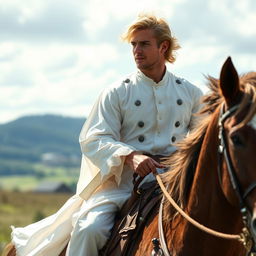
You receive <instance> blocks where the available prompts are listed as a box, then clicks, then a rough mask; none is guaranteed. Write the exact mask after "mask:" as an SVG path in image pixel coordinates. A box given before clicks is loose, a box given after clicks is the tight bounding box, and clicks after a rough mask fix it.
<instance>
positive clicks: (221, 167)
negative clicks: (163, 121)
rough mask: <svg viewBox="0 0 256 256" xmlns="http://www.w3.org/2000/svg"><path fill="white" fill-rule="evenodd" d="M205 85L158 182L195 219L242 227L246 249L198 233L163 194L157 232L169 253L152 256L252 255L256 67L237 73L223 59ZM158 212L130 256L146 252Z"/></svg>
mask: <svg viewBox="0 0 256 256" xmlns="http://www.w3.org/2000/svg"><path fill="white" fill-rule="evenodd" d="M208 86H209V87H210V89H211V92H210V93H208V94H207V95H206V96H204V99H203V104H202V105H203V107H202V110H201V112H200V114H198V117H197V119H198V123H197V125H195V127H194V129H193V131H192V132H191V133H190V134H189V135H188V136H187V137H186V138H185V139H184V140H182V141H181V142H179V143H177V148H178V150H177V151H176V153H175V154H174V155H173V156H171V157H170V159H168V165H169V166H170V170H169V171H168V172H167V173H165V174H163V175H162V176H163V177H162V179H163V181H164V184H165V185H166V186H167V191H168V194H169V195H170V196H171V198H173V199H174V201H176V203H177V204H178V206H179V207H180V208H181V209H183V211H184V212H185V213H186V214H187V215H188V216H189V217H191V218H192V219H194V220H196V221H197V222H199V223H200V224H202V225H204V226H206V227H208V228H209V229H211V230H216V231H219V232H223V233H227V234H231V235H232V234H240V233H241V230H242V229H243V227H244V226H246V227H245V228H244V230H245V233H244V236H247V238H248V237H249V240H250V242H249V244H247V246H249V248H248V251H247V250H246V248H245V247H244V245H243V244H242V243H241V242H240V241H238V240H239V239H237V240H235V239H231V238H230V239H228V238H222V237H218V236H214V235H212V234H210V233H208V232H205V231H202V230H200V229H199V228H198V227H195V226H194V225H192V224H191V223H190V222H189V221H188V220H187V218H184V217H183V216H182V215H181V214H180V213H177V212H176V210H175V209H174V207H173V206H172V205H171V204H170V203H169V201H168V200H167V199H166V200H165V201H164V202H163V230H162V231H163V234H164V237H165V241H166V246H167V250H168V251H167V254H164V253H163V254H155V255H172V256H188V255H189V256H199V255H200V256H206V255H207V256H216V255H222V256H242V255H249V253H251V252H255V240H256V239H255V238H256V189H255V188H256V155H255V152H256V72H250V73H247V74H244V75H242V76H241V77H239V76H238V74H237V71H236V69H235V67H234V65H233V63H232V60H231V58H230V57H229V58H228V59H227V60H226V61H225V63H224V65H223V66H222V69H221V73H220V78H219V79H215V78H213V77H210V76H208ZM159 214H160V212H159V213H157V214H155V216H154V217H152V219H151V221H150V223H146V225H145V229H144V231H143V233H142V234H141V238H140V239H139V240H140V241H139V242H138V243H137V245H136V246H135V248H134V250H133V253H132V254H131V255H135V256H139V255H151V252H152V248H153V245H152V244H151V240H152V238H157V237H159V228H158V218H159ZM246 231H247V232H246ZM244 236H243V233H242V235H240V236H238V237H244ZM236 237H237V236H236ZM247 242H248V241H247ZM168 253H169V254H168ZM152 255H153V254H152Z"/></svg>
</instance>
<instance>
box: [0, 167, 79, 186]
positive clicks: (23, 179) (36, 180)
mask: <svg viewBox="0 0 256 256" xmlns="http://www.w3.org/2000/svg"><path fill="white" fill-rule="evenodd" d="M36 169H37V171H38V172H37V173H35V175H11V176H6V175H4V176H1V175H0V189H2V190H15V191H31V190H34V189H35V188H36V187H37V186H38V185H39V184H40V183H41V182H45V181H58V182H63V183H65V184H66V185H68V186H70V187H72V188H73V189H74V187H75V185H76V183H77V180H78V176H79V171H80V170H79V168H65V167H46V166H43V165H37V166H36ZM38 173H39V174H40V175H39V174H38Z"/></svg>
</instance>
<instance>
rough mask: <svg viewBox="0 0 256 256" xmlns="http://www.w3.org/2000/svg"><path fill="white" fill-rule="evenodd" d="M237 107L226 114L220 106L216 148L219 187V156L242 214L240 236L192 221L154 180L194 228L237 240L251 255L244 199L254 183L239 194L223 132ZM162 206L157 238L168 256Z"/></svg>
mask: <svg viewBox="0 0 256 256" xmlns="http://www.w3.org/2000/svg"><path fill="white" fill-rule="evenodd" d="M238 107H239V105H235V106H233V107H232V108H230V109H229V110H227V111H226V112H224V104H223V105H222V106H221V111H220V116H219V121H218V126H219V148H218V153H219V162H218V176H219V181H220V185H221V184H222V182H221V178H220V177H221V173H220V172H221V167H220V166H221V156H224V158H225V161H226V164H227V168H228V174H229V177H230V180H231V183H232V187H233V189H234V191H235V193H236V195H237V197H238V200H239V205H240V211H241V214H242V220H243V224H244V227H243V229H242V232H241V233H240V234H226V233H222V232H218V231H215V230H213V229H210V228H208V227H206V226H204V225H202V224H200V223H199V222H197V221H196V220H194V219H192V218H191V217H190V216H189V215H188V214H187V213H185V212H184V211H183V210H182V209H181V208H180V207H179V205H177V204H176V202H175V201H174V200H173V198H172V197H171V196H170V195H169V193H168V192H167V190H166V188H165V186H164V184H163V182H162V180H161V177H160V175H159V174H157V173H156V174H155V177H156V180H157V182H158V184H159V186H160V188H161V190H162V192H163V194H164V195H165V197H166V198H167V199H168V200H169V202H170V203H171V205H172V206H173V207H174V208H175V209H176V210H177V211H178V212H179V213H180V214H181V215H182V216H183V217H184V218H185V219H186V220H187V221H189V222H190V223H191V224H192V225H194V226H196V227H197V228H199V229H200V230H202V231H204V232H206V233H208V234H211V235H213V236H217V237H219V238H223V239H231V240H237V241H239V242H241V243H242V244H243V245H244V247H245V249H246V251H247V255H251V254H253V253H255V252H256V246H255V241H254V239H253V236H252V235H251V233H250V231H249V230H250V220H251V213H250V211H249V210H248V207H247V206H246V203H245V199H246V197H247V196H248V195H249V194H250V193H251V192H252V190H254V189H255V188H256V182H254V183H252V184H251V185H249V186H248V188H247V189H246V190H245V192H244V193H242V192H241V185H240V183H239V181H238V179H237V176H236V173H235V170H234V167H233V164H232V161H231V157H230V154H229V151H228V147H227V138H226V134H225V131H224V122H225V121H226V120H227V119H228V118H229V117H230V116H231V115H232V114H233V113H235V112H236V110H237V109H238ZM162 204H163V200H162V202H161V206H160V210H159V220H158V223H159V225H158V226H159V237H160V244H161V247H162V251H163V254H164V255H165V256H170V255H171V254H170V253H169V251H168V248H167V246H166V242H165V238H164V232H163V225H162V208H163V207H162Z"/></svg>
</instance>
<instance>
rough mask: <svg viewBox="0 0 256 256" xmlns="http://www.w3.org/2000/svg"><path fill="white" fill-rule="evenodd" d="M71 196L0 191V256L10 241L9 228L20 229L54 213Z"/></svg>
mask: <svg viewBox="0 0 256 256" xmlns="http://www.w3.org/2000/svg"><path fill="white" fill-rule="evenodd" d="M70 196H71V194H38V193H32V192H11V191H4V190H0V255H1V253H2V249H3V247H4V246H5V244H6V243H7V242H9V241H10V234H11V229H10V226H11V225H13V226H16V227H22V226H26V225H28V224H30V223H32V222H35V221H38V220H40V219H42V218H44V217H46V216H49V215H51V214H52V213H54V212H56V211H57V210H58V209H59V208H60V207H61V206H62V205H63V203H64V202H65V201H66V200H67V199H68V198H69V197H70Z"/></svg>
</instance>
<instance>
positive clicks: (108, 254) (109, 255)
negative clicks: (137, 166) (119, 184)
mask: <svg viewBox="0 0 256 256" xmlns="http://www.w3.org/2000/svg"><path fill="white" fill-rule="evenodd" d="M141 180H142V178H139V179H138V180H137V181H136V183H135V185H134V189H133V191H132V195H131V197H130V198H129V199H128V201H127V202H126V203H125V204H124V205H123V207H122V208H121V210H120V211H119V212H118V213H117V215H116V221H115V225H114V227H113V229H112V232H111V237H110V238H109V240H108V241H107V243H106V245H105V246H104V247H103V249H101V251H100V252H99V255H100V256H128V255H131V253H132V250H133V248H134V245H135V242H136V241H138V239H139V237H140V235H141V233H142V231H143V229H144V227H145V223H146V220H147V219H149V218H150V217H151V216H152V215H154V213H155V214H156V213H157V211H158V208H159V204H160V201H161V196H162V194H161V192H160V191H161V190H160V188H159V185H158V184H157V182H156V181H152V182H149V183H145V184H143V185H142V186H140V187H139V184H140V182H141Z"/></svg>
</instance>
